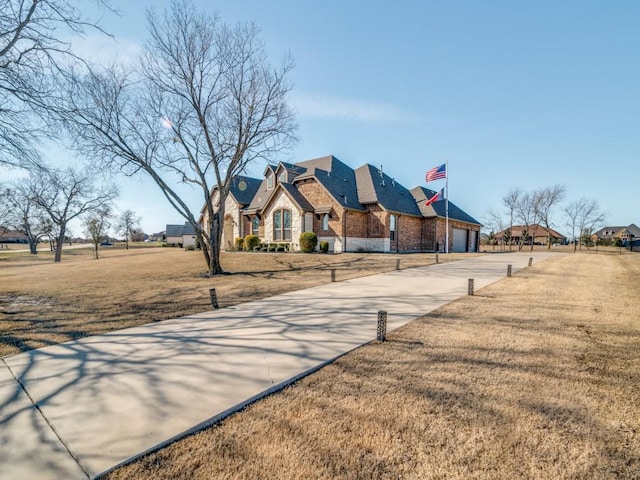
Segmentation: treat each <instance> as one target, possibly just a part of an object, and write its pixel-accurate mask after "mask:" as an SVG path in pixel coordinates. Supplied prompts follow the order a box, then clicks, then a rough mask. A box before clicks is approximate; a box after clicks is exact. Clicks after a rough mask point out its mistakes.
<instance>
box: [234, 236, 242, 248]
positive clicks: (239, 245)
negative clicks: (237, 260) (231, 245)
mask: <svg viewBox="0 0 640 480" xmlns="http://www.w3.org/2000/svg"><path fill="white" fill-rule="evenodd" d="M235 242H236V250H238V251H242V250H244V238H242V237H238V238H236V240H235Z"/></svg>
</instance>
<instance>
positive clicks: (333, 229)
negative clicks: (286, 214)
mask: <svg viewBox="0 0 640 480" xmlns="http://www.w3.org/2000/svg"><path fill="white" fill-rule="evenodd" d="M296 188H297V189H298V191H299V192H300V193H301V194H302V195H303V196H304V198H306V199H307V201H308V202H309V203H310V204H311V205H312V206H313V207H314V208H318V207H329V206H330V207H331V213H330V215H329V229H328V230H323V228H322V227H323V225H322V223H323V215H322V214H321V215H315V214H314V215H313V231H314V232H315V233H316V234H317V235H318V242H319V241H320V240H319V239H320V237H322V238H332V239H335V237H342V236H343V232H342V215H343V208H342V207H341V206H340V205H339V204H338V203H337V202H336V201H335V200H334V199H333V197H331V195H329V193H327V191H326V190H325V189H324V187H323V186H322V185H320V184H319V183H318V182H316V181H315V180H313V179H311V178H309V179H306V180H302V181H301V182H298V183H296ZM329 245H331V242H329Z"/></svg>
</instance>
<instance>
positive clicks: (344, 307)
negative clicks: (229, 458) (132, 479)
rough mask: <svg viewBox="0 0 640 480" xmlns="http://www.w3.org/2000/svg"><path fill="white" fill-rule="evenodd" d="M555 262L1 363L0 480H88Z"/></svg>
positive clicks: (123, 335)
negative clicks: (470, 285)
mask: <svg viewBox="0 0 640 480" xmlns="http://www.w3.org/2000/svg"><path fill="white" fill-rule="evenodd" d="M557 255H559V254H554V253H541V252H533V253H528V252H527V253H501V254H490V255H485V256H480V257H475V258H470V259H468V260H460V261H456V262H449V263H443V264H438V265H432V266H429V267H420V268H413V269H407V270H400V271H394V272H391V273H386V274H381V275H375V276H370V277H363V278H357V279H353V280H347V281H344V282H338V283H331V284H326V285H323V286H320V287H314V288H311V289H306V290H300V291H297V292H291V293H288V294H284V295H278V296H276V297H271V298H267V299H264V300H259V301H255V302H249V303H246V304H242V305H238V306H235V307H229V308H225V309H221V310H215V311H210V312H205V313H201V314H198V315H190V316H187V317H182V318H178V319H173V320H167V321H163V322H158V323H153V324H149V325H145V326H141V327H135V328H130V329H126V330H120V331H116V332H112V333H109V334H106V335H99V336H94V337H87V338H83V339H81V340H77V341H73V342H67V343H64V344H60V345H55V346H51V347H46V348H42V349H39V350H32V351H29V352H25V353H22V354H18V355H14V356H11V357H6V358H4V359H3V361H2V363H1V364H0V478H2V479H5V478H6V479H22V478H29V479H58V478H67V479H74V478H77V479H82V478H92V477H94V476H96V475H98V474H100V473H102V472H104V471H106V470H109V469H110V468H111V467H113V466H115V465H117V464H119V463H122V462H124V461H126V460H127V459H129V458H131V457H132V456H135V455H137V454H139V453H141V452H145V451H147V450H149V449H153V448H154V447H156V446H158V445H160V444H164V443H167V442H168V441H170V440H171V439H173V438H176V437H179V436H181V435H183V434H184V433H185V432H186V431H189V430H191V429H194V428H198V426H202V425H206V424H209V423H211V422H214V421H215V420H217V419H219V418H221V417H223V416H225V415H227V414H228V413H230V412H233V411H235V410H237V409H238V408H239V407H240V406H242V405H244V404H246V403H247V402H248V401H251V400H252V399H255V398H259V397H261V396H264V395H265V394H266V393H268V392H270V391H273V390H276V389H278V388H280V387H282V386H283V385H285V384H287V383H289V382H290V381H291V380H292V379H295V378H299V377H300V376H301V375H304V374H305V373H307V372H309V371H313V370H314V369H317V368H319V367H320V366H322V365H323V364H325V363H327V362H329V361H331V360H333V359H335V358H336V357H338V356H340V355H342V354H343V353H345V352H348V351H350V350H352V349H353V348H355V347H358V346H360V345H362V344H364V343H367V342H369V341H371V340H372V339H374V338H375V336H376V324H377V312H378V310H386V311H387V312H388V330H392V329H394V328H397V327H399V326H401V325H403V324H405V323H407V322H410V321H411V320H413V319H415V318H418V317H420V316H423V315H425V314H426V313H428V312H430V311H432V310H434V309H436V308H438V307H440V306H441V305H443V304H446V303H448V302H450V301H452V300H455V299H456V298H459V297H460V296H463V295H466V294H467V280H468V279H469V278H473V279H474V280H475V288H476V290H477V289H479V288H482V287H483V286H486V285H488V284H490V283H493V282H495V281H497V280H499V279H501V278H504V277H505V275H506V269H507V265H508V264H511V265H513V272H514V273H515V272H516V271H517V270H519V269H521V268H524V267H526V266H527V264H528V261H529V257H533V261H534V262H539V261H541V260H544V259H546V258H549V257H551V256H557Z"/></svg>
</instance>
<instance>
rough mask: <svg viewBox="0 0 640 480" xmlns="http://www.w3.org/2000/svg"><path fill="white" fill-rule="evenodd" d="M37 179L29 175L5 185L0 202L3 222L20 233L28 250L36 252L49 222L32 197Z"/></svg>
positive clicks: (47, 230)
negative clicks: (3, 206) (2, 206)
mask: <svg viewBox="0 0 640 480" xmlns="http://www.w3.org/2000/svg"><path fill="white" fill-rule="evenodd" d="M37 182H38V180H37V177H36V176H35V175H33V174H32V175H30V176H29V177H25V178H22V179H19V180H15V181H14V182H12V183H10V184H8V185H7V187H6V189H5V190H4V192H3V193H2V195H1V196H2V199H0V202H2V203H4V204H5V205H6V208H7V210H6V213H5V216H4V221H3V224H4V226H5V227H9V228H11V229H13V230H16V231H18V232H20V233H22V234H23V235H24V236H25V237H26V239H27V242H28V243H29V252H30V253H31V254H32V255H35V254H37V253H38V243H39V242H40V240H41V239H42V238H43V237H44V236H46V235H47V233H48V232H49V230H50V228H51V222H50V221H49V219H48V218H47V215H46V213H45V212H44V210H43V209H42V208H40V206H39V205H38V204H37V203H36V201H35V199H34V198H33V193H32V192H33V189H34V188H35V186H36V184H37ZM0 233H1V232H0Z"/></svg>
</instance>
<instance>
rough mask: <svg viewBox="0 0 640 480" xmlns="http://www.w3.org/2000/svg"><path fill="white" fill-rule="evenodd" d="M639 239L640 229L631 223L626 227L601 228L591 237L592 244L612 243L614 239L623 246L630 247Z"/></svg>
mask: <svg viewBox="0 0 640 480" xmlns="http://www.w3.org/2000/svg"><path fill="white" fill-rule="evenodd" d="M639 238H640V227H638V226H637V225H636V224H635V223H632V224H630V225H628V226H626V227H624V226H614V227H611V226H608V227H603V228H601V229H600V230H598V231H597V232H595V233H594V234H593V235H591V239H592V240H593V241H594V242H597V241H600V242H612V241H613V240H614V239H618V240H619V241H620V243H621V244H622V245H624V246H628V245H632V244H633V243H634V242H635V241H637V240H638V239H639Z"/></svg>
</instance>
